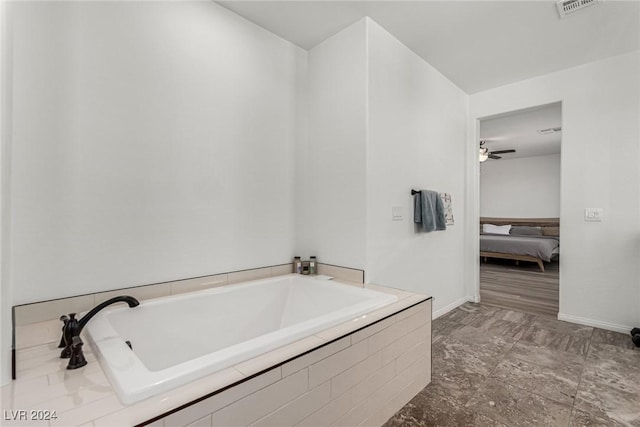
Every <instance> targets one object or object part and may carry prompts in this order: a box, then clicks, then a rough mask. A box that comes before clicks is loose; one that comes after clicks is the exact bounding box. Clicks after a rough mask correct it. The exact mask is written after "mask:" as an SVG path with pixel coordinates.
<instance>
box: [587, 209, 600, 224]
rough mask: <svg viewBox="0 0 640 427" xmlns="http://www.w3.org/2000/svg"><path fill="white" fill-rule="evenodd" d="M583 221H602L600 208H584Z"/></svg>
mask: <svg viewBox="0 0 640 427" xmlns="http://www.w3.org/2000/svg"><path fill="white" fill-rule="evenodd" d="M584 220H585V221H597V222H599V221H602V208H584Z"/></svg>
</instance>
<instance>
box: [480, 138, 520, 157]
mask: <svg viewBox="0 0 640 427" xmlns="http://www.w3.org/2000/svg"><path fill="white" fill-rule="evenodd" d="M487 142H488V141H487V140H486V139H483V140H481V141H480V161H481V162H484V161H486V160H487V159H494V160H498V159H501V158H502V156H498V154H506V153H515V152H516V150H514V149H510V150H496V151H489V149H488V148H487V147H484V144H485V143H487Z"/></svg>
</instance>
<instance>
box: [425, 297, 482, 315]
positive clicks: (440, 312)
mask: <svg viewBox="0 0 640 427" xmlns="http://www.w3.org/2000/svg"><path fill="white" fill-rule="evenodd" d="M473 300H474V297H472V296H466V297H464V298H460V299H459V300H457V301H454V302H452V303H451V304H449V305H447V306H445V307H442V308H441V309H440V310H436V311H434V312H433V319H434V320H435V319H437V318H438V317H440V316H442V315H444V314H447V313H448V312H450V311H451V310H453V309H455V308H457V307H459V306H461V305H462V304H464V303H465V302H467V301H473Z"/></svg>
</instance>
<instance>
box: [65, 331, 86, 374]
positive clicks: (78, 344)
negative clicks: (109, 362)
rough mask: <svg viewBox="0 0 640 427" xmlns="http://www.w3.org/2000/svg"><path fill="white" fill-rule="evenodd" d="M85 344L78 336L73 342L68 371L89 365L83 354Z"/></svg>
mask: <svg viewBox="0 0 640 427" xmlns="http://www.w3.org/2000/svg"><path fill="white" fill-rule="evenodd" d="M83 344H84V343H83V342H82V339H81V338H80V337H79V336H77V335H76V336H74V337H73V339H72V340H71V357H70V358H69V364H68V365H67V369H78V368H82V367H83V366H84V365H86V364H87V360H86V359H85V357H84V354H83V352H82V345H83Z"/></svg>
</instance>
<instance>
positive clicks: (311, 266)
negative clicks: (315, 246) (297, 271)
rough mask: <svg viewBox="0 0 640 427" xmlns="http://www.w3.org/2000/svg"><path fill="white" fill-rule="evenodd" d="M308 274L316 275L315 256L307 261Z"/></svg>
mask: <svg viewBox="0 0 640 427" xmlns="http://www.w3.org/2000/svg"><path fill="white" fill-rule="evenodd" d="M309 274H311V275H316V274H318V261H317V260H316V257H315V256H312V257H311V260H310V261H309Z"/></svg>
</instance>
